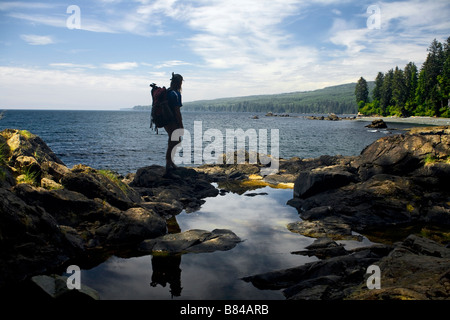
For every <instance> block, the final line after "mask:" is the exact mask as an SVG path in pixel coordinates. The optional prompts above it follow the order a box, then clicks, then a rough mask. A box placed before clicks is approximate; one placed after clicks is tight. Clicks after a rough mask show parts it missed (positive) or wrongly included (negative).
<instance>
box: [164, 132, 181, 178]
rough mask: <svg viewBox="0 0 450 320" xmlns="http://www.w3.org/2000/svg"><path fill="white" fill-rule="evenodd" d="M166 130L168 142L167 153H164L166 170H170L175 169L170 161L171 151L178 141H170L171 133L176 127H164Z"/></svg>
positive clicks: (171, 160)
mask: <svg viewBox="0 0 450 320" xmlns="http://www.w3.org/2000/svg"><path fill="white" fill-rule="evenodd" d="M164 129H166V131H167V134H168V135H169V141H168V142H167V151H166V170H168V169H170V168H176V167H177V166H176V165H175V163H174V162H173V159H172V151H173V149H174V148H175V146H176V145H177V144H178V142H179V141H172V139H171V138H172V133H173V132H174V131H175V129H176V125H173V124H170V125H167V126H165V127H164Z"/></svg>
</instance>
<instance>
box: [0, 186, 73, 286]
mask: <svg viewBox="0 0 450 320" xmlns="http://www.w3.org/2000/svg"><path fill="white" fill-rule="evenodd" d="M80 252H81V250H80V248H79V247H77V246H76V245H74V244H73V242H72V241H70V240H69V239H68V237H66V235H65V234H64V232H62V230H61V229H60V227H59V226H58V223H57V221H56V220H55V219H54V218H53V216H51V215H50V214H49V213H47V212H46V211H45V210H44V209H43V208H42V207H39V206H31V205H28V204H27V203H25V202H24V201H23V200H22V199H21V198H19V197H18V196H17V195H15V194H14V193H13V192H12V191H10V190H7V189H3V188H0V287H1V286H3V285H6V284H8V283H9V284H11V283H14V282H15V281H20V280H23V279H25V278H26V277H27V276H28V275H36V274H39V273H42V272H45V271H48V270H50V269H52V268H57V267H59V266H61V265H62V264H63V263H65V262H66V261H67V260H68V259H69V258H70V257H72V256H75V255H77V254H79V253H80Z"/></svg>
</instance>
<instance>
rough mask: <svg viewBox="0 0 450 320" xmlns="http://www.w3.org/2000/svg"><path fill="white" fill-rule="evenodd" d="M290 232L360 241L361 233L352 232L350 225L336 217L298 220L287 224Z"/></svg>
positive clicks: (306, 235)
mask: <svg viewBox="0 0 450 320" xmlns="http://www.w3.org/2000/svg"><path fill="white" fill-rule="evenodd" d="M287 228H288V229H289V231H291V232H295V233H300V234H301V235H303V236H305V237H312V238H330V239H333V240H357V241H362V239H363V237H362V236H361V235H355V234H353V232H352V230H351V227H350V225H348V224H346V223H344V222H343V221H342V220H341V219H339V218H336V217H327V218H325V219H323V220H314V221H306V220H303V221H298V222H292V223H289V224H288V225H287Z"/></svg>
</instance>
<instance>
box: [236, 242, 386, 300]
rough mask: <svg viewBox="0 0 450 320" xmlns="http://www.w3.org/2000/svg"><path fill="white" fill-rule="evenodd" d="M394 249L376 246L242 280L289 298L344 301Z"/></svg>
mask: <svg viewBox="0 0 450 320" xmlns="http://www.w3.org/2000/svg"><path fill="white" fill-rule="evenodd" d="M390 249H391V248H390V247H388V246H382V247H381V246H376V247H367V248H364V249H359V250H356V251H349V253H348V254H347V255H340V256H337V257H332V258H329V259H325V260H319V261H315V262H310V263H306V264H304V265H301V266H298V267H293V268H289V269H284V270H278V271H272V272H267V273H263V274H258V275H253V276H248V277H244V278H242V280H244V281H246V282H251V283H252V284H253V285H254V286H255V287H257V288H258V289H271V290H280V289H283V294H284V296H285V297H286V298H287V299H293V300H341V299H344V298H345V297H346V296H348V295H350V294H351V293H352V292H353V290H354V287H355V285H357V284H359V283H361V280H363V279H364V275H365V273H366V270H367V267H368V266H369V265H372V264H374V263H376V262H377V261H379V260H380V259H381V258H382V257H383V256H385V255H387V254H388V252H389V250H390Z"/></svg>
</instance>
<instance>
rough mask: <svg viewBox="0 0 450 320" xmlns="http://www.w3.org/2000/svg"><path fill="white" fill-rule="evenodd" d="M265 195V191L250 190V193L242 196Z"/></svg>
mask: <svg viewBox="0 0 450 320" xmlns="http://www.w3.org/2000/svg"><path fill="white" fill-rule="evenodd" d="M266 195H268V193H267V192H250V193H246V194H244V196H247V197H254V196H266Z"/></svg>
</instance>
